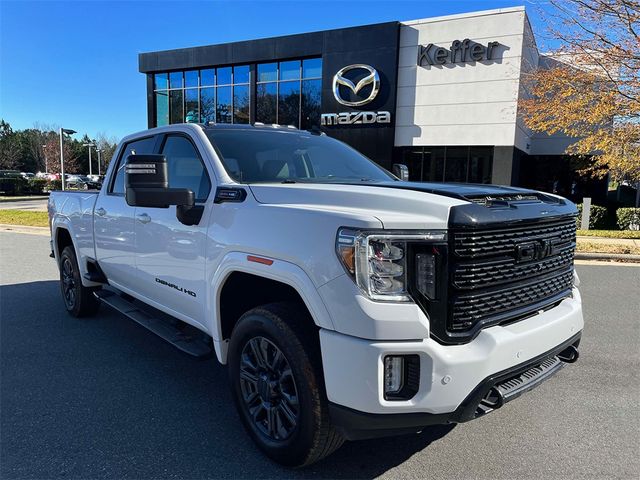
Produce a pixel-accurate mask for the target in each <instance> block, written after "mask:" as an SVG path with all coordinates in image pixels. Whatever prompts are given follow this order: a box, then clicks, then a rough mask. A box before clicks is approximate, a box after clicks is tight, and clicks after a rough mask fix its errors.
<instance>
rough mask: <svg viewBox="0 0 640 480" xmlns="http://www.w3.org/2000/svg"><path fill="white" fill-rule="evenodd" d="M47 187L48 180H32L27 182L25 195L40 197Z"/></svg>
mask: <svg viewBox="0 0 640 480" xmlns="http://www.w3.org/2000/svg"><path fill="white" fill-rule="evenodd" d="M46 185H47V179H46V178H30V179H29V180H27V187H26V189H25V191H24V193H30V194H32V195H40V194H42V192H43V191H44V188H45V186H46Z"/></svg>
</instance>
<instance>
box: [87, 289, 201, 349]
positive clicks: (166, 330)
mask: <svg viewBox="0 0 640 480" xmlns="http://www.w3.org/2000/svg"><path fill="white" fill-rule="evenodd" d="M94 295H95V296H96V297H97V298H98V299H99V300H101V301H102V302H103V303H105V304H107V305H109V306H110V307H111V308H114V309H115V310H117V311H118V312H120V313H122V314H124V315H126V316H127V317H129V318H130V319H131V320H133V321H134V322H136V323H138V324H140V325H141V326H143V327H144V328H146V329H147V330H149V331H151V332H153V333H155V334H156V335H158V336H159V337H160V338H162V339H163V340H166V341H167V342H169V343H170V344H171V345H173V346H174V347H176V348H177V349H178V350H180V351H182V352H184V353H187V354H189V355H191V356H193V357H196V358H200V359H204V358H209V357H210V356H211V355H212V353H213V348H212V346H211V345H210V344H207V343H205V341H204V340H203V337H201V336H199V335H190V334H189V333H188V330H189V328H185V326H186V324H185V323H184V322H181V321H179V320H176V323H175V324H174V323H171V322H170V321H167V320H162V319H159V318H155V317H153V316H151V315H150V314H149V313H147V312H145V311H143V310H141V309H140V308H138V306H137V305H135V304H134V303H133V302H130V301H128V300H125V299H124V298H122V297H121V296H120V295H118V294H117V293H115V292H113V291H110V290H105V289H101V290H97V291H96V292H94ZM203 336H204V334H203Z"/></svg>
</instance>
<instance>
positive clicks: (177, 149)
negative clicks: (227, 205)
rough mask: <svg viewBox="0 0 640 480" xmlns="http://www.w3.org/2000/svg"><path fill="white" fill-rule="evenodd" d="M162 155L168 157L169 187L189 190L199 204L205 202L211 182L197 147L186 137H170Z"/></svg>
mask: <svg viewBox="0 0 640 480" xmlns="http://www.w3.org/2000/svg"><path fill="white" fill-rule="evenodd" d="M162 154H163V155H164V156H165V157H167V168H168V171H169V187H170V188H188V189H189V190H192V191H193V193H194V194H195V197H196V201H197V202H204V201H205V200H206V199H207V197H208V196H209V192H210V191H211V181H210V180H209V174H208V173H207V169H206V168H205V166H204V164H203V163H202V159H201V158H200V155H199V154H198V151H197V150H196V147H195V145H193V143H191V141H190V140H189V139H188V138H186V137H183V136H181V135H170V136H168V137H167V140H166V141H165V143H164V147H163V148H162Z"/></svg>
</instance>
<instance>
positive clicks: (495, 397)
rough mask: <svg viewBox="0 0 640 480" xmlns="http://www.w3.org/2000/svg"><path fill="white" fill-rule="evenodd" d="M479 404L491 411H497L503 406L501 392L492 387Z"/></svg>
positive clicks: (503, 401) (503, 400)
mask: <svg viewBox="0 0 640 480" xmlns="http://www.w3.org/2000/svg"><path fill="white" fill-rule="evenodd" d="M480 403H481V404H482V405H484V406H485V407H488V408H490V409H492V410H497V409H498V408H500V407H502V406H503V405H504V403H505V399H504V395H503V394H502V392H501V391H500V390H499V389H498V388H497V387H496V386H493V387H491V389H490V390H489V391H488V392H487V394H486V395H485V396H484V398H483V399H482V400H481V401H480Z"/></svg>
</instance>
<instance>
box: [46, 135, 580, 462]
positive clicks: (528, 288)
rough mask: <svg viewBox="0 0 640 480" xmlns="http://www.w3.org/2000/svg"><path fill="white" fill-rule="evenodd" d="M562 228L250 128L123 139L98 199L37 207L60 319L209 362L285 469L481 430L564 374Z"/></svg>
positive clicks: (495, 196)
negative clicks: (148, 337) (125, 321)
mask: <svg viewBox="0 0 640 480" xmlns="http://www.w3.org/2000/svg"><path fill="white" fill-rule="evenodd" d="M398 170H403V169H400V168H398ZM575 215H576V208H575V206H574V205H573V204H572V203H571V202H569V201H567V200H565V199H563V198H560V197H557V196H555V195H549V194H546V193H540V192H536V191H530V190H523V189H518V188H511V187H500V186H491V185H470V184H465V185H461V184H456V185H454V184H433V183H431V184H430V183H411V182H407V181H402V180H400V179H398V178H397V177H396V176H394V175H391V174H390V173H388V172H387V171H386V170H384V169H382V168H381V167H379V166H377V165H376V164H374V163H373V162H371V161H370V160H368V159H367V158H365V157H363V156H362V155H360V154H359V153H358V152H356V151H354V150H353V149H351V148H350V147H348V146H346V145H345V144H343V143H341V142H339V141H337V140H334V139H332V138H329V137H327V136H326V135H323V134H320V133H319V132H304V131H298V130H296V129H293V128H287V127H280V126H265V125H255V126H249V125H228V126H223V125H219V126H215V125H214V126H209V125H196V124H184V125H171V126H166V127H161V128H156V129H152V130H148V131H144V132H141V133H137V134H135V135H131V136H129V137H126V138H125V139H124V140H123V141H122V143H121V144H120V145H119V147H118V149H117V151H116V153H115V155H114V157H113V160H112V161H111V164H110V165H109V170H108V172H107V176H106V180H105V182H104V184H103V186H102V189H101V190H100V191H99V192H95V193H93V192H73V193H71V192H54V193H52V194H51V197H50V200H49V216H50V223H51V237H52V240H51V246H52V250H53V255H54V256H55V259H56V261H57V262H58V264H59V266H60V284H61V290H62V295H63V298H64V304H65V306H66V308H67V310H68V312H69V313H70V314H71V315H73V316H77V317H80V316H85V315H90V314H93V313H95V312H96V309H97V307H98V304H99V303H100V302H102V303H105V304H107V305H109V306H111V307H113V308H115V309H116V310H118V311H120V312H122V313H123V314H124V315H126V316H128V317H130V318H131V319H133V320H135V321H137V322H138V323H140V324H141V325H143V326H145V327H147V328H148V329H150V330H151V331H153V332H154V333H156V334H158V335H159V336H160V337H162V338H164V339H165V340H168V341H169V342H171V343H172V344H174V345H175V346H176V347H178V348H179V349H181V350H183V351H185V352H187V353H189V354H192V355H194V356H197V357H205V356H207V355H209V354H212V352H215V356H216V357H217V359H218V361H220V362H221V363H223V364H226V365H228V372H229V379H230V384H231V390H232V392H233V397H234V400H235V403H236V406H237V409H238V412H239V415H240V418H241V419H242V422H243V424H244V426H245V427H246V430H247V431H248V433H249V435H250V436H251V437H252V438H253V440H254V441H255V442H256V443H257V444H258V446H259V447H260V448H261V449H262V450H263V451H264V452H265V453H266V454H267V455H268V456H269V457H271V458H273V459H275V460H276V461H278V462H281V463H283V464H288V465H297V466H299V465H306V464H310V463H313V462H315V461H317V460H319V459H320V458H322V457H324V456H326V455H328V454H330V453H331V452H332V451H334V450H335V449H336V448H338V447H339V446H340V445H341V444H342V443H343V441H344V440H345V439H349V440H357V439H363V438H371V437H375V436H383V435H392V434H401V433H410V432H417V431H420V430H422V429H423V428H424V427H426V426H428V425H433V424H442V423H449V422H454V423H458V422H465V421H468V420H471V419H474V418H476V417H480V416H482V415H485V414H487V413H489V412H491V411H493V410H496V409H498V408H500V407H501V406H502V405H503V404H504V403H505V402H508V401H510V400H511V399H513V398H515V397H517V396H518V395H520V394H521V393H523V392H525V391H527V390H529V389H531V388H532V387H534V386H535V385H536V384H538V383H540V382H541V381H543V380H545V379H547V378H548V377H550V376H551V375H553V374H554V373H556V372H557V371H558V370H559V369H560V368H561V367H562V366H563V365H565V364H567V363H572V362H574V361H575V360H576V359H577V358H578V350H577V347H578V344H579V341H580V335H581V332H582V328H583V319H582V309H581V300H580V294H579V292H578V289H577V288H576V287H577V285H578V278H577V276H576V274H575V272H574V267H573V256H574V249H575V228H576V226H575Z"/></svg>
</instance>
